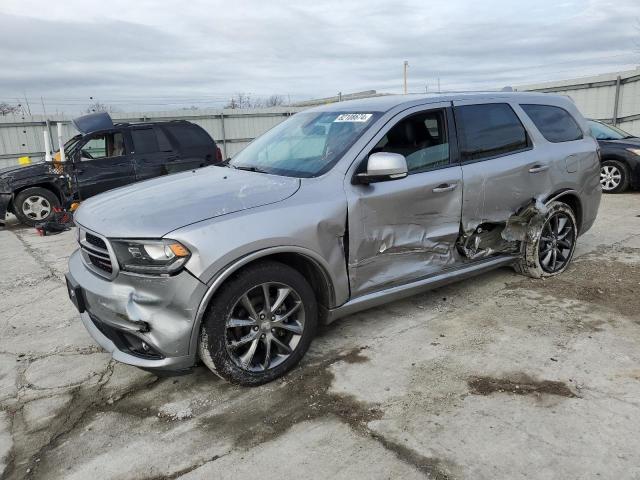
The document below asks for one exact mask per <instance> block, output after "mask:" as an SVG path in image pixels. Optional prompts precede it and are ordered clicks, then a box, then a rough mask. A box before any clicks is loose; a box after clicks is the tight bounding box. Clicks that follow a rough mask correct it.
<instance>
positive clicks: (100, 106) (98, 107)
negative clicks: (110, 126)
mask: <svg viewBox="0 0 640 480" xmlns="http://www.w3.org/2000/svg"><path fill="white" fill-rule="evenodd" d="M117 111H118V110H117V109H116V108H113V107H112V106H111V105H105V104H104V103H100V102H98V101H97V100H96V101H95V102H93V103H92V104H91V105H89V106H88V107H87V108H86V110H85V113H96V112H107V113H114V112H117Z"/></svg>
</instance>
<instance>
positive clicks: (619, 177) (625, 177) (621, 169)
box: [600, 160, 629, 193]
mask: <svg viewBox="0 0 640 480" xmlns="http://www.w3.org/2000/svg"><path fill="white" fill-rule="evenodd" d="M600 185H602V191H603V192H604V193H622V192H624V191H625V190H626V189H627V188H628V187H629V171H628V169H627V166H626V165H625V164H624V163H622V162H619V161H617V160H605V161H603V162H602V165H600Z"/></svg>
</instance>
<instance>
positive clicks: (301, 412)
mask: <svg viewBox="0 0 640 480" xmlns="http://www.w3.org/2000/svg"><path fill="white" fill-rule="evenodd" d="M367 348H368V347H366V346H365V347H360V348H354V349H351V350H349V351H347V352H342V353H335V352H333V353H331V354H327V355H326V356H324V358H323V359H319V360H318V361H314V362H312V363H311V362H310V363H309V364H306V365H304V366H302V367H299V368H296V369H294V370H293V371H291V372H289V373H288V375H287V376H286V377H284V378H282V379H279V380H276V381H274V382H272V383H270V384H267V385H264V386H261V387H255V388H251V389H239V388H237V387H235V386H233V385H230V384H226V383H221V382H220V381H218V380H217V379H216V378H214V377H213V376H212V375H211V374H210V373H209V372H208V371H206V372H205V371H204V368H203V369H202V370H203V371H200V370H201V369H200V368H198V369H196V372H194V374H193V375H191V376H190V377H191V378H188V377H185V385H184V387H185V388H186V389H189V388H190V386H191V387H194V388H195V387H196V386H197V385H199V386H200V387H201V386H202V384H210V385H211V387H212V388H216V389H222V390H226V391H227V394H229V395H230V397H229V398H228V400H229V401H230V403H229V405H228V406H223V408H222V411H220V410H218V411H217V412H216V413H214V414H211V413H208V412H207V410H206V408H203V409H200V408H198V407H197V406H196V407H194V416H193V418H185V419H184V420H181V421H180V422H179V423H182V424H183V425H184V422H190V423H192V425H193V428H194V429H204V430H207V431H210V433H211V435H212V436H216V437H219V436H224V437H227V438H229V439H230V440H231V441H232V444H233V448H232V450H231V451H233V450H236V449H237V450H242V451H248V450H249V449H251V448H254V447H256V446H258V445H261V444H263V443H265V442H269V441H271V440H274V439H276V438H278V437H279V436H281V435H283V434H285V433H286V432H287V431H288V430H289V429H290V428H291V427H293V426H294V425H296V424H298V423H301V422H306V421H313V420H319V419H323V418H327V417H329V418H331V417H333V418H337V419H338V420H339V421H341V422H342V423H344V424H346V425H348V426H349V427H351V429H352V430H353V431H354V432H355V433H357V434H358V435H360V436H362V437H365V438H370V439H372V440H374V441H376V442H377V443H378V444H379V445H380V446H382V447H383V448H384V449H385V450H387V451H389V452H391V453H392V454H394V455H395V457H396V458H398V459H399V460H400V461H402V462H404V463H406V464H408V465H410V466H412V467H414V468H415V469H417V470H418V471H420V472H421V473H423V474H424V475H425V476H426V477H427V478H433V479H438V480H451V479H453V478H455V476H454V475H453V474H452V473H451V472H453V471H456V470H457V466H456V465H454V464H453V463H450V462H447V461H444V460H441V459H438V458H431V457H427V456H424V455H421V454H420V453H419V452H417V451H415V450H412V449H411V448H409V447H407V446H404V445H402V444H399V443H397V442H395V441H393V440H390V439H388V438H386V437H384V436H383V435H380V434H378V433H377V432H375V431H373V430H371V429H370V428H369V427H368V423H369V422H371V421H373V420H379V419H382V418H383V416H384V412H383V411H382V410H381V409H380V408H379V406H378V405H376V404H372V403H365V402H361V401H359V400H357V399H356V398H355V397H353V396H351V395H345V394H339V393H335V392H332V391H331V385H332V383H333V380H334V375H333V373H332V372H331V366H332V365H333V364H335V363H338V362H344V363H348V364H357V363H364V362H367V361H368V358H367V357H366V356H365V355H364V354H363V353H362V352H363V351H364V350H366V349H367ZM195 377H198V378H197V379H196V378H195ZM196 380H198V381H196ZM172 381H173V382H175V381H176V380H171V379H159V380H158V379H156V380H155V381H154V382H152V383H150V384H146V385H144V386H141V388H140V389H139V390H137V389H134V390H132V391H129V392H128V393H127V394H126V395H124V396H122V398H118V399H116V400H115V401H114V402H113V403H107V402H106V400H107V399H106V397H105V398H103V397H102V396H101V395H95V393H94V392H91V393H90V394H89V395H88V397H90V398H85V395H84V392H81V391H79V392H78V395H77V398H76V399H75V401H74V402H72V405H71V406H72V407H76V406H82V407H83V408H82V413H81V414H80V415H79V418H78V419H77V420H76V421H74V422H73V423H72V424H71V425H68V426H67V428H64V429H61V430H62V431H61V432H59V434H58V435H56V436H55V437H54V438H53V439H52V441H51V442H50V443H49V444H48V445H46V446H45V448H42V449H40V451H38V452H37V454H36V455H35V456H33V457H32V459H31V460H32V461H31V462H28V463H29V464H31V465H32V469H31V474H30V475H31V476H33V477H39V476H40V475H38V474H39V473H42V472H39V471H38V470H39V469H37V468H33V467H35V466H36V465H38V464H34V462H33V459H34V458H36V456H37V457H38V458H42V459H43V460H45V457H46V456H47V455H48V453H49V452H50V451H52V450H55V449H56V448H57V447H58V446H60V445H61V444H64V442H65V439H66V438H68V437H69V436H70V435H76V434H77V432H78V431H81V430H82V429H83V428H85V427H86V425H87V424H88V423H90V422H91V421H92V420H93V419H94V418H95V416H96V415H98V414H100V413H101V412H117V413H120V414H122V415H126V416H127V417H128V418H129V419H130V420H131V421H133V422H135V419H136V418H137V419H138V421H145V420H146V419H147V418H149V417H155V418H157V421H158V422H162V423H163V424H165V425H166V424H171V423H175V422H173V421H170V420H169V419H165V418H159V417H158V416H157V415H158V409H157V404H156V402H155V401H153V400H150V398H152V397H153V395H151V396H150V395H149V394H150V393H152V392H154V391H156V392H158V394H159V395H161V394H162V392H163V389H165V388H166V386H167V383H170V382H172ZM198 390H199V389H198ZM184 392H185V394H187V390H184ZM140 393H142V394H144V397H143V398H140V396H139V395H138V394H140ZM65 423H67V422H65ZM133 428H135V427H133ZM218 458H219V457H214V458H212V459H209V460H207V461H205V462H200V463H198V464H194V465H192V466H190V467H188V468H186V469H183V470H181V471H180V472H173V473H172V472H166V474H164V475H162V476H160V477H149V478H152V479H154V480H155V478H170V479H172V478H176V473H179V474H184V473H187V472H190V471H193V470H195V469H197V468H199V467H200V466H202V465H203V464H204V463H209V462H211V461H215V460H217V459H218ZM13 473H16V472H13ZM178 476H179V475H178Z"/></svg>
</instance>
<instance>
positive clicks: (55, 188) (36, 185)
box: [9, 182, 64, 213]
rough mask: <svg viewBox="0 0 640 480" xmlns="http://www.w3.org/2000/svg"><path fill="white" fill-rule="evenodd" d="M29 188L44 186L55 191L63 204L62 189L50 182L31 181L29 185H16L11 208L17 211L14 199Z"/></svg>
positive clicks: (52, 191) (10, 204)
mask: <svg viewBox="0 0 640 480" xmlns="http://www.w3.org/2000/svg"><path fill="white" fill-rule="evenodd" d="M29 188H44V189H45V190H49V191H50V192H51V193H53V194H54V195H55V196H56V197H57V199H58V200H59V201H60V204H61V205H62V204H63V203H64V198H63V195H62V192H61V191H60V189H59V188H58V187H57V186H56V185H55V184H53V183H49V182H40V183H30V184H28V185H22V186H20V187H16V188H15V189H14V190H13V197H12V198H11V203H9V209H10V210H11V211H12V212H13V213H15V205H14V201H15V199H16V196H17V195H18V194H19V193H20V192H23V191H25V190H27V189H29Z"/></svg>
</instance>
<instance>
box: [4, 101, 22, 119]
mask: <svg viewBox="0 0 640 480" xmlns="http://www.w3.org/2000/svg"><path fill="white" fill-rule="evenodd" d="M21 112H22V105H20V104H18V105H11V104H9V103H7V102H0V115H2V116H3V117H4V116H5V115H11V114H13V115H15V114H18V113H21Z"/></svg>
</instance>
